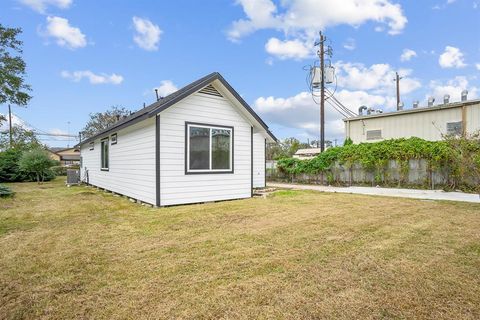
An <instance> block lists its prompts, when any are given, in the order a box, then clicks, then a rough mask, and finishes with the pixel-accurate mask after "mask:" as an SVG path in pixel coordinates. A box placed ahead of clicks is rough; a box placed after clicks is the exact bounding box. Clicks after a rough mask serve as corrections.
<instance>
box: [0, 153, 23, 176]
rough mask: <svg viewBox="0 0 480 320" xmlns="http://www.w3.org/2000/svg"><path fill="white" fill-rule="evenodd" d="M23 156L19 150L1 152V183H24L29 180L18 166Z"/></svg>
mask: <svg viewBox="0 0 480 320" xmlns="http://www.w3.org/2000/svg"><path fill="white" fill-rule="evenodd" d="M21 156H22V151H21V150H18V149H8V150H6V151H3V152H0V182H15V181H24V180H25V179H26V178H27V177H26V176H25V174H23V173H22V172H21V171H20V168H19V166H18V162H19V161H20V158H21Z"/></svg>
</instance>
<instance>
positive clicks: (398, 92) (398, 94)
mask: <svg viewBox="0 0 480 320" xmlns="http://www.w3.org/2000/svg"><path fill="white" fill-rule="evenodd" d="M400 79H402V77H400V76H399V75H398V72H395V79H393V81H395V82H396V83H397V111H398V110H400Z"/></svg>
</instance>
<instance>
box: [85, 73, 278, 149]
mask: <svg viewBox="0 0 480 320" xmlns="http://www.w3.org/2000/svg"><path fill="white" fill-rule="evenodd" d="M215 80H218V81H220V82H221V83H222V84H223V85H224V86H225V88H227V90H228V91H229V92H230V93H231V94H232V95H233V96H234V97H235V99H236V100H238V102H240V104H241V105H242V106H243V107H244V108H245V109H246V110H247V111H248V113H249V114H250V115H252V116H253V118H255V120H256V121H257V122H258V123H259V124H260V125H261V126H262V127H263V128H264V129H265V131H266V132H267V134H268V135H269V136H270V137H271V138H272V139H273V140H274V141H277V138H276V137H275V136H274V135H273V133H271V132H270V130H269V129H268V126H267V125H266V124H265V122H263V120H262V119H260V117H259V116H258V115H257V114H256V113H255V111H253V109H252V108H251V107H250V106H249V105H248V103H246V102H245V100H243V98H242V97H241V96H240V95H239V94H238V93H237V92H236V91H235V89H233V88H232V86H230V84H229V83H228V82H227V81H226V80H225V79H224V78H223V77H222V75H221V74H220V73H218V72H212V73H210V74H209V75H206V76H205V77H203V78H200V79H198V80H196V81H194V82H192V83H190V84H188V85H186V86H185V87H183V88H181V89H179V90H177V91H175V92H174V93H172V94H170V95H168V96H166V97H164V98H161V99H160V100H158V101H156V102H154V103H152V104H151V105H149V106H147V107H145V108H142V109H141V110H138V111H137V112H135V113H133V114H131V115H130V116H128V117H126V118H124V119H121V120H119V121H117V122H116V123H115V124H114V125H112V126H110V127H108V128H107V129H105V130H102V131H100V132H99V133H97V134H96V135H94V136H92V137H90V138H88V139H86V140H84V141H81V142H80V143H78V144H77V146H80V145H82V144H85V143H88V142H91V141H94V140H95V139H97V138H98V137H100V136H102V135H105V134H107V133H110V132H113V131H116V130H120V129H123V128H126V127H128V126H131V125H133V124H135V123H137V122H140V121H142V120H145V119H148V118H151V117H154V116H155V115H157V114H158V113H160V112H162V111H164V110H166V109H167V108H169V107H171V106H172V105H174V104H175V103H177V102H179V101H180V100H182V99H184V98H186V97H187V96H189V95H191V94H193V93H195V92H197V91H198V90H200V89H202V88H203V87H205V86H207V85H208V84H210V83H211V82H213V81H215Z"/></svg>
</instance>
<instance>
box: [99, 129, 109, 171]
mask: <svg viewBox="0 0 480 320" xmlns="http://www.w3.org/2000/svg"><path fill="white" fill-rule="evenodd" d="M109 141H110V139H109V137H106V138H103V139H101V140H100V170H101V171H109V170H110V147H109V146H110V143H109ZM105 147H106V148H107V161H106V166H104V164H105V163H104V157H105Z"/></svg>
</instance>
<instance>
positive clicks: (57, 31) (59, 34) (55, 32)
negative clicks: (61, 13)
mask: <svg viewBox="0 0 480 320" xmlns="http://www.w3.org/2000/svg"><path fill="white" fill-rule="evenodd" d="M43 33H44V35H45V36H47V37H51V38H54V39H55V42H56V43H57V44H58V45H59V46H61V47H66V48H69V49H72V50H73V49H77V48H82V47H85V46H86V45H87V40H86V36H85V35H84V34H83V33H82V31H80V29H79V28H76V27H72V26H71V25H70V23H69V22H68V20H67V19H65V18H60V17H54V16H52V17H47V26H46V28H45V30H44V32H43Z"/></svg>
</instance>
